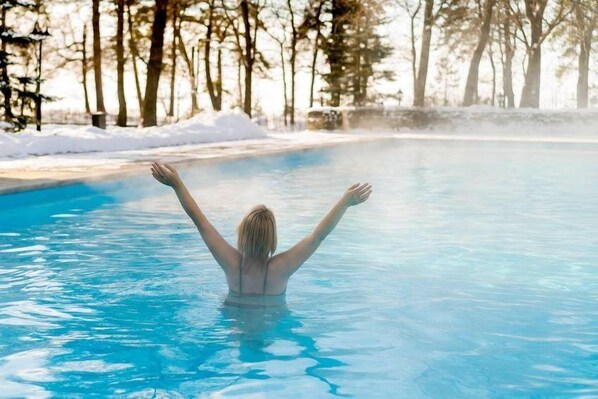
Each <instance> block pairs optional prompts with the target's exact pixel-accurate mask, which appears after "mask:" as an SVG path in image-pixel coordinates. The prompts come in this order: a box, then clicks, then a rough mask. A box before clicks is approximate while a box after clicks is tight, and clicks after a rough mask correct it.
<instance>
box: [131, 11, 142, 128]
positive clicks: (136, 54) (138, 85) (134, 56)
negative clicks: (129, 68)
mask: <svg viewBox="0 0 598 399" xmlns="http://www.w3.org/2000/svg"><path fill="white" fill-rule="evenodd" d="M127 18H128V22H129V23H128V25H129V47H130V48H131V60H132V61H133V75H134V76H135V90H136V91H137V102H138V103H139V116H140V117H143V95H142V94H141V83H140V81H139V69H138V68H137V58H139V51H138V50H137V42H136V41H135V36H134V35H133V19H132V17H131V6H130V4H127Z"/></svg>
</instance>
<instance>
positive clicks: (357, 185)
mask: <svg viewBox="0 0 598 399" xmlns="http://www.w3.org/2000/svg"><path fill="white" fill-rule="evenodd" d="M357 187H359V183H355V184H353V185H352V186H351V187H349V188H348V189H347V191H352V190H355V189H356V188H357Z"/></svg>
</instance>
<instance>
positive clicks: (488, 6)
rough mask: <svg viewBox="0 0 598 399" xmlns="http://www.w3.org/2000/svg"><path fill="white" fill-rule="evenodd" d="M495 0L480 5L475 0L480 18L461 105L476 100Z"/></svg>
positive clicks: (475, 101) (479, 2)
mask: <svg viewBox="0 0 598 399" xmlns="http://www.w3.org/2000/svg"><path fill="white" fill-rule="evenodd" d="M496 1H497V0H485V2H484V5H483V6H482V0H476V6H477V10H478V16H479V18H480V20H481V28H480V35H479V37H478V43H477V45H476V47H475V50H474V52H473V55H472V57H471V62H470V63H469V72H468V74H467V83H466V84H465V94H464V95H463V105H464V106H469V105H472V104H475V103H477V101H478V79H479V76H478V75H479V69H480V61H481V59H482V55H483V54H484V49H485V48H486V44H487V43H488V38H489V37H490V27H491V23H492V11H493V9H494V6H495V5H496Z"/></svg>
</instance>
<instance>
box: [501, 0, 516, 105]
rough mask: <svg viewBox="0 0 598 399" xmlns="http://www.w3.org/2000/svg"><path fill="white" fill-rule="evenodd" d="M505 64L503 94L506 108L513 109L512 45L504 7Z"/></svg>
mask: <svg viewBox="0 0 598 399" xmlns="http://www.w3.org/2000/svg"><path fill="white" fill-rule="evenodd" d="M503 33H504V52H505V64H504V68H503V94H504V95H505V101H506V105H507V107H508V108H514V107H515V93H514V91H513V52H514V51H513V45H512V42H511V12H510V9H509V7H508V6H507V7H505V22H504V24H503Z"/></svg>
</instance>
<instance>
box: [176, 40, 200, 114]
mask: <svg viewBox="0 0 598 399" xmlns="http://www.w3.org/2000/svg"><path fill="white" fill-rule="evenodd" d="M177 34H178V39H177V43H178V46H179V52H180V53H181V55H182V56H183V60H184V61H185V64H186V65H187V69H189V86H190V87H191V115H195V114H196V113H197V111H198V110H199V108H198V105H197V79H196V78H195V64H194V61H195V47H192V48H191V58H189V54H188V53H187V49H186V48H185V43H183V38H182V37H181V30H180V29H179V30H178V31H177Z"/></svg>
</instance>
